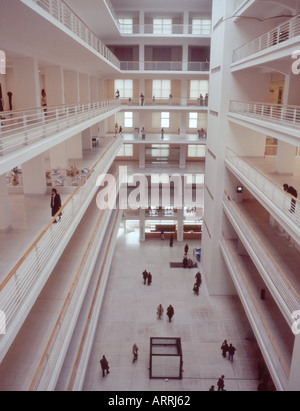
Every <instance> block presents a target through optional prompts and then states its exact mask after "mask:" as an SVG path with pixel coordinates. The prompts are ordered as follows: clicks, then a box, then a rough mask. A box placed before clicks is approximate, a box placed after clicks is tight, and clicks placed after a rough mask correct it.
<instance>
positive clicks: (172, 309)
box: [167, 304, 175, 323]
mask: <svg viewBox="0 0 300 411" xmlns="http://www.w3.org/2000/svg"><path fill="white" fill-rule="evenodd" d="M174 313H175V312H174V308H173V307H172V305H171V304H170V305H169V307H168V309H167V316H168V317H169V323H170V322H171V321H172V318H173V316H174Z"/></svg>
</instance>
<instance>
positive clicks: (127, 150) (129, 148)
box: [117, 144, 133, 157]
mask: <svg viewBox="0 0 300 411" xmlns="http://www.w3.org/2000/svg"><path fill="white" fill-rule="evenodd" d="M117 157H133V144H123V146H122V147H121V149H120V151H119V153H118V155H117Z"/></svg>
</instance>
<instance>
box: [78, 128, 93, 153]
mask: <svg viewBox="0 0 300 411" xmlns="http://www.w3.org/2000/svg"><path fill="white" fill-rule="evenodd" d="M81 136H82V149H83V150H92V148H93V140H92V137H93V136H92V131H91V128H87V129H86V130H83V132H82V133H81Z"/></svg>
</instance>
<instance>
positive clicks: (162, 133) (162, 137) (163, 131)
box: [161, 128, 165, 140]
mask: <svg viewBox="0 0 300 411" xmlns="http://www.w3.org/2000/svg"><path fill="white" fill-rule="evenodd" d="M164 135H165V129H164V128H162V129H161V139H162V140H163V139H164Z"/></svg>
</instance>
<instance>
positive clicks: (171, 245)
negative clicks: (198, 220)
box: [170, 234, 174, 247]
mask: <svg viewBox="0 0 300 411" xmlns="http://www.w3.org/2000/svg"><path fill="white" fill-rule="evenodd" d="M173 243H174V237H173V235H172V234H171V237H170V247H173Z"/></svg>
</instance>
